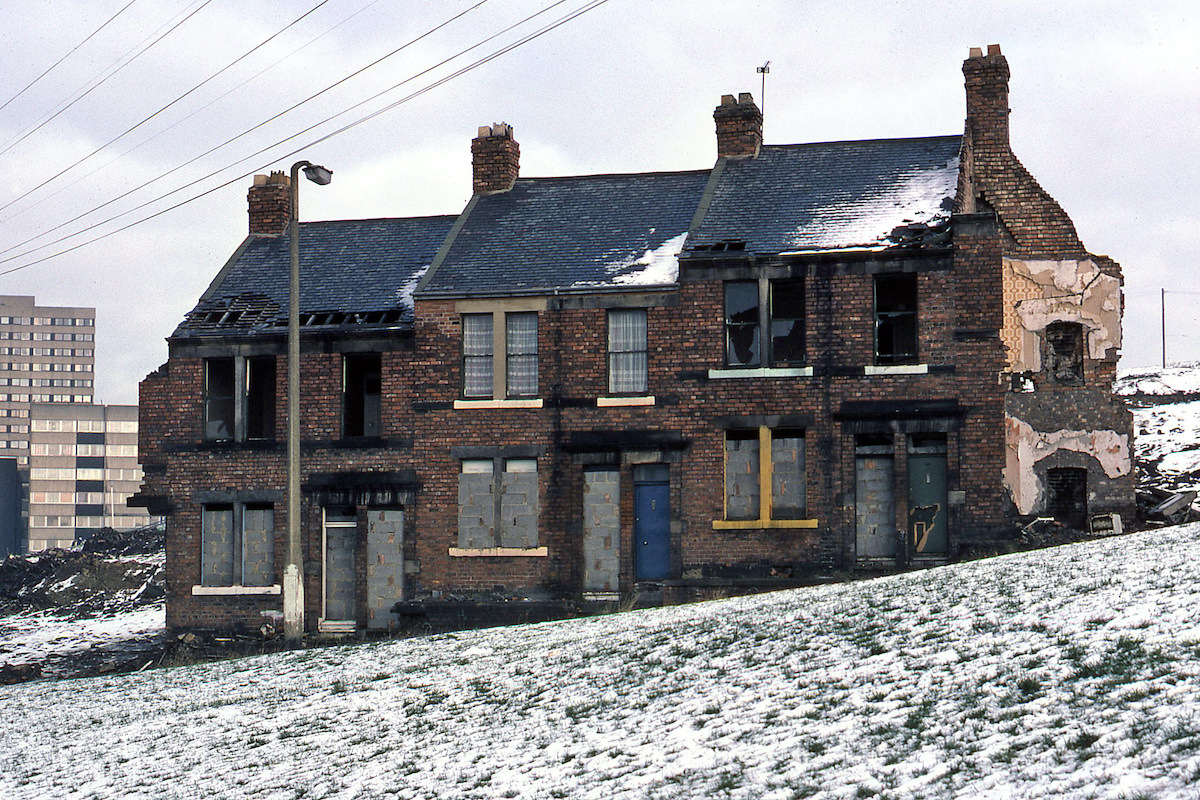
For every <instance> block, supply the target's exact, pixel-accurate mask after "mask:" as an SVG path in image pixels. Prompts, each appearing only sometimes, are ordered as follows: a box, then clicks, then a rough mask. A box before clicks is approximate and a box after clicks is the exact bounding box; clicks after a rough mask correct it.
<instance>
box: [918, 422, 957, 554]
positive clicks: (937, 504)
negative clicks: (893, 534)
mask: <svg viewBox="0 0 1200 800" xmlns="http://www.w3.org/2000/svg"><path fill="white" fill-rule="evenodd" d="M948 525H949V514H948V513H947V511H946V442H945V439H922V438H918V437H915V436H914V437H913V438H912V439H911V440H910V443H909V454H908V546H909V548H910V550H911V552H912V553H913V554H914V555H918V556H921V555H928V556H936V555H945V554H946V552H947V550H948V548H949V536H948Z"/></svg>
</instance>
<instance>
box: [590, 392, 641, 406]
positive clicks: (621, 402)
mask: <svg viewBox="0 0 1200 800" xmlns="http://www.w3.org/2000/svg"><path fill="white" fill-rule="evenodd" d="M652 405H654V395H646V396H643V397H597V398H596V407H597V408H620V407H623V406H652Z"/></svg>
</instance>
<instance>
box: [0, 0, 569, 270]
mask: <svg viewBox="0 0 1200 800" xmlns="http://www.w3.org/2000/svg"><path fill="white" fill-rule="evenodd" d="M487 2H489V0H478V2H476V3H475V4H474V5H472V6H470V7H469V8H467V9H466V10H464V11H461V12H459V13H458V14H455V15H454V16H452V17H450V18H449V19H447V20H445V21H443V22H441V23H439V24H438V25H435V26H434V27H433V28H430V29H429V30H427V31H425V32H424V33H422V34H420V35H419V36H416V37H414V38H413V39H411V40H409V41H408V42H405V43H404V44H403V45H401V46H400V47H398V48H396V49H395V50H393V51H391V52H390V53H388V54H387V55H385V56H383V57H381V58H378V59H376V60H375V61H372V62H371V63H370V64H368V65H367V66H365V67H362V68H361V69H359V70H357V71H355V72H353V73H351V74H350V75H347V76H346V77H344V78H342V79H341V80H339V81H337V82H335V83H333V84H331V85H329V86H327V87H326V88H324V89H322V90H321V91H319V92H317V93H316V94H313V95H311V96H309V97H308V98H306V99H304V100H302V101H300V102H299V103H296V104H294V105H292V106H291V107H290V108H287V109H285V110H283V111H281V112H279V113H278V114H275V115H274V116H273V117H270V118H269V119H267V120H264V121H263V122H260V123H258V124H257V125H254V126H253V127H251V128H248V129H247V130H244V131H242V132H241V133H239V134H238V135H237V136H234V137H232V138H230V139H226V140H225V141H224V142H222V143H221V144H218V145H216V146H215V147H211V148H209V149H208V150H205V151H204V152H203V153H200V154H199V155H196V156H193V157H192V158H190V159H188V160H187V161H185V162H183V163H182V164H178V165H176V166H175V167H172V168H171V169H169V170H167V171H166V172H164V173H161V174H159V175H157V176H155V177H154V178H151V179H150V180H148V181H145V182H144V183H141V184H139V185H138V186H135V187H133V188H132V189H128V190H127V191H125V192H123V193H122V194H119V195H117V196H116V197H112V198H110V199H108V200H106V201H105V202H103V203H101V204H100V205H98V206H95V207H93V208H91V209H88V210H87V211H85V212H83V213H81V214H77V215H76V216H74V217H72V218H71V219H69V220H66V221H65V222H62V223H59V224H58V225H55V226H54V227H52V228H50V229H49V230H46V231H43V232H41V233H39V234H35V235H34V236H31V237H30V238H28V239H25V240H24V241H22V242H18V243H16V244H13V245H9V246H8V247H5V248H3V249H0V255H3V254H5V253H9V252H12V251H13V250H15V249H17V248H19V247H24V246H25V245H27V244H29V243H31V242H34V241H37V240H38V239H41V238H42V237H44V236H48V235H50V234H52V233H54V231H56V230H59V229H61V228H64V227H66V226H67V225H70V224H71V223H73V222H78V221H79V220H81V219H83V218H85V217H88V216H91V215H92V214H94V213H96V212H97V211H99V210H100V209H102V208H105V207H106V206H109V205H112V204H113V203H115V202H117V201H119V200H122V199H124V198H126V197H128V196H129V195H131V194H133V193H134V192H137V191H140V190H142V189H144V188H146V187H147V186H150V185H152V184H154V183H156V182H158V181H160V180H162V179H163V178H166V177H167V176H169V175H172V174H174V173H176V172H178V171H179V170H181V169H183V168H184V167H187V166H189V165H190V164H193V163H195V162H196V161H199V160H200V159H202V158H204V157H205V156H208V155H211V154H212V153H215V152H216V151H218V150H220V149H222V148H224V147H226V146H228V145H230V144H232V143H233V142H236V141H237V140H238V139H241V138H242V137H244V136H247V135H249V134H250V133H253V132H254V131H256V130H258V129H259V128H261V127H263V126H264V125H267V124H269V123H271V122H273V121H275V120H277V119H279V118H280V117H282V116H284V115H285V114H287V113H289V112H291V111H293V110H295V109H297V108H299V107H300V106H302V105H304V104H305V103H307V102H309V101H311V100H313V99H315V98H317V97H320V96H321V95H322V94H324V93H325V92H328V91H329V90H331V89H333V88H334V87H336V86H338V85H340V84H342V83H345V82H346V81H348V80H350V79H351V78H353V77H355V76H357V75H360V74H362V73H363V72H365V71H366V70H367V69H370V68H371V67H374V66H376V65H378V64H380V63H382V62H383V61H384V59H386V58H390V57H391V56H393V55H396V54H397V53H399V52H401V51H402V50H404V49H406V48H408V47H410V46H412V45H413V44H415V43H417V42H419V41H421V40H422V39H424V38H426V37H428V36H430V35H432V34H433V33H435V32H437V31H438V30H440V29H442V28H444V27H446V26H447V25H449V24H450V23H452V22H454V21H456V20H458V19H460V18H461V17H463V16H465V15H466V14H468V13H470V12H471V11H474V10H475V9H477V8H479V7H480V6H482V5H483V4H484V3H487ZM564 2H566V0H557V2H555V3H553V4H552V5H550V6H547V7H546V8H543V9H542V10H541V11H538V12H535V13H534V14H531V15H529V16H527V17H525V19H523V20H521V21H520V22H517V23H514V24H513V25H510V26H509V27H507V28H505V29H504V30H502V31H500V32H499V33H496V34H493V35H492V36H489V37H488V38H486V39H484V40H482V41H481V42H477V43H475V44H474V45H471V47H468V48H466V49H465V50H462V51H459V52H458V53H456V54H455V55H453V56H451V57H450V58H449V59H445V60H443V61H441V62H439V63H438V64H435V65H434V66H433V67H430V68H429V70H424V71H422V72H419V73H417V74H416V75H414V76H410V77H409V78H407V79H405V80H404V81H401V82H400V83H399V84H396V85H394V86H392V87H390V88H388V89H386V90H384V91H383V92H380V93H379V94H377V95H374V96H373V97H370V98H368V99H367V100H364V101H362V102H360V103H358V104H356V105H353V106H350V107H349V108H348V109H343V110H342V111H340V112H338V113H337V114H335V115H333V116H332V117H327V118H326V119H324V120H322V121H321V122H318V123H316V124H315V125H312V126H310V127H308V128H305V129H304V130H302V131H300V132H299V133H296V134H293V135H292V136H291V137H289V138H288V139H283V140H282V141H280V142H276V143H274V144H272V145H270V146H268V148H265V149H264V150H259V151H257V152H255V153H252V154H251V155H249V156H246V157H244V158H242V159H240V160H238V161H235V162H233V164H229V165H226V166H224V167H222V168H220V169H218V170H216V171H214V172H211V173H209V174H208V175H205V176H203V177H201V178H198V179H196V180H194V181H192V182H190V183H187V184H184V185H183V186H181V187H178V188H176V189H174V190H172V191H170V192H167V193H166V194H163V195H159V196H158V197H156V198H154V199H153V200H149V201H147V202H145V203H143V204H141V205H139V206H135V207H133V208H131V209H128V210H126V211H125V212H123V213H122V214H118V215H116V216H113V217H109V218H108V219H106V220H103V221H101V222H98V223H96V224H94V225H90V226H88V227H86V228H82V229H80V230H79V231H76V232H75V233H73V234H70V235H68V236H65V237H62V238H59V239H56V240H54V241H52V242H49V243H47V244H45V245H40V246H39V247H36V248H33V249H32V250H27V251H25V253H24V254H22V255H28V254H30V253H34V252H37V251H38V250H41V249H43V248H45V247H49V246H52V245H54V244H56V243H58V242H61V241H63V240H64V239H68V238H72V237H74V236H78V235H80V234H83V233H86V232H87V231H89V230H93V229H94V228H96V227H98V226H100V225H104V224H106V223H108V222H111V221H113V220H114V219H118V218H120V217H121V216H124V215H126V214H131V213H133V212H135V211H139V210H141V209H142V208H145V207H146V206H148V205H151V204H153V203H155V202H158V201H159V200H163V199H165V198H167V197H170V196H171V195H172V194H177V193H178V192H181V191H183V190H184V189H187V188H189V187H191V186H194V185H195V184H197V183H199V182H201V181H204V180H207V179H208V178H211V177H213V176H214V175H217V174H219V173H221V172H224V171H225V170H226V169H229V168H231V167H233V166H236V165H237V164H240V163H242V161H246V160H248V159H250V158H254V157H255V156H257V155H259V154H261V153H263V152H265V151H266V150H269V149H270V148H271V147H277V146H278V145H280V144H282V143H284V142H287V141H289V139H291V138H295V137H297V136H302V135H303V134H305V133H307V132H308V131H310V130H312V129H313V128H314V127H319V126H320V125H323V124H325V123H326V122H329V121H330V120H332V119H336V118H337V117H338V116H341V115H342V114H347V113H349V112H350V111H353V110H354V109H355V108H358V107H359V106H361V105H363V104H365V103H368V102H370V101H371V100H374V99H376V98H377V97H379V96H380V95H382V94H386V93H387V92H390V91H393V90H395V89H396V88H398V87H399V86H402V85H404V84H405V83H407V82H408V81H411V80H414V79H416V78H418V77H420V76H421V75H424V74H426V73H427V72H429V71H430V70H431V69H436V68H437V67H439V66H441V65H442V64H445V63H446V62H447V61H450V60H453V59H454V58H457V57H458V56H460V55H462V54H464V53H467V52H470V51H471V50H473V49H475V48H477V47H481V46H483V45H484V44H486V43H487V42H490V41H492V40H493V39H495V38H496V37H497V36H501V35H503V34H505V33H507V32H508V31H510V30H512V29H513V28H515V27H518V26H520V25H523V24H524V23H526V22H528V21H529V20H531V19H533V18H534V17H537V16H539V15H541V14H544V13H545V12H546V11H549V10H550V9H552V8H555V7H556V6H559V5H562V4H563V3H564ZM10 218H11V217H10ZM15 257H20V256H15ZM9 260H11V259H0V264H3V263H5V262H6V261H9Z"/></svg>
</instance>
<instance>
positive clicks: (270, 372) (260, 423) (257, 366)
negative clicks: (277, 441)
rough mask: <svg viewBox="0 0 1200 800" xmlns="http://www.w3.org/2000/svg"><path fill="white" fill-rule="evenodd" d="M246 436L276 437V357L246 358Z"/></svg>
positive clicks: (256, 438)
mask: <svg viewBox="0 0 1200 800" xmlns="http://www.w3.org/2000/svg"><path fill="white" fill-rule="evenodd" d="M246 438H247V439H253V440H260V441H261V440H270V439H274V438H275V358H274V356H260V357H256V358H248V359H246Z"/></svg>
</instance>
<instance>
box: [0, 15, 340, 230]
mask: <svg viewBox="0 0 1200 800" xmlns="http://www.w3.org/2000/svg"><path fill="white" fill-rule="evenodd" d="M328 2H329V0H320V2H318V3H317V4H316V5H315V6H313V7H312V8H310V9H309V10H308V11H305V12H304V13H303V14H301V15H300V16H298V17H296V18H295V19H294V20H292V21H291V22H289V23H288V24H287V25H284V26H283V27H282V28H280V29H279V30H277V31H275V33H273V34H271V35H270V36H268V37H267V38H266V39H263V40H262V41H261V42H259V43H258V44H256V45H255V46H254V47H251V48H250V49H249V50H247V51H246V52H245V53H242V54H241V55H240V56H238V57H237V58H235V59H234V60H233V61H231V62H229V63H228V64H226V65H225V66H223V67H221V68H220V69H219V70H217V71H216V72H214V73H213V74H211V75H209V76H208V77H207V78H205V79H204V80H202V81H200V82H199V83H197V84H196V85H195V86H193V87H192V88H190V89H188V90H187V91H186V92H184V93H183V94H181V95H179V96H178V97H176V98H175V99H174V100H172V101H171V102H169V103H167V104H166V105H165V106H163V107H162V108H160V109H158V110H157V111H155V112H154V113H153V114H151V115H150V116H148V117H146V118H145V119H143V120H142V121H141V122H138V123H136V124H134V125H132V126H130V127H128V128H126V129H125V130H124V131H123V132H121V133H119V134H117V135H116V136H114V137H113V138H112V139H109V140H108V141H107V142H105V143H104V144H102V145H100V146H99V147H97V148H96V149H95V150H93V151H92V152H90V153H88V154H87V155H86V156H84V157H83V158H80V159H79V160H78V161H75V162H74V163H72V164H69V165H68V166H66V167H63V168H62V169H60V170H59V171H58V172H56V173H54V174H53V175H51V176H50V177H49V178H47V179H46V180H44V181H42V182H41V183H39V184H38V185H37V186H35V187H33V188H32V189H30V190H29V191H27V192H25V193H24V194H21V195H18V196H17V197H15V198H13V199H12V200H9V201H8V202H7V203H5V204H4V205H2V206H0V211H4V210H5V209H7V208H8V207H9V206H11V205H13V204H14V203H17V202H19V201H21V200H22V199H24V198H26V197H28V196H29V195H31V194H33V193H34V192H36V191H37V190H38V189H41V188H42V187H43V186H46V185H47V184H49V183H51V182H52V181H54V180H56V179H57V178H60V177H61V176H63V175H65V174H67V173H68V172H70V171H71V170H73V169H75V167H77V166H79V165H80V164H82V163H83V162H85V161H87V160H88V159H89V158H91V157H92V156H94V155H96V154H97V153H99V152H101V151H103V150H106V149H108V148H109V147H110V146H112V145H113V144H116V143H117V142H119V141H120V140H121V139H124V138H125V137H126V136H128V135H129V134H131V133H133V132H134V131H136V130H137V129H138V128H140V127H142V126H143V125H145V124H146V123H147V122H149V121H150V120H152V119H154V118H155V117H157V116H158V115H159V114H161V113H163V112H164V111H166V110H167V109H169V108H171V106H173V105H175V104H176V103H178V102H180V101H182V100H184V99H185V98H187V97H188V96H189V95H191V94H192V93H193V92H195V91H197V90H198V89H200V88H201V87H202V86H204V85H205V84H207V83H209V82H210V81H212V80H214V79H216V78H217V77H219V76H220V75H222V74H224V73H225V72H227V71H228V70H230V69H233V68H234V67H235V66H237V65H238V64H240V63H241V62H242V61H244V60H245V59H247V58H249V57H250V56H251V55H253V54H254V53H256V52H257V51H258V50H260V49H262V48H263V47H266V46H267V45H268V44H270V43H271V42H272V41H273V40H274V39H275V38H276V37H278V36H280V35H282V34H283V33H284V32H285V31H287V30H288V29H290V28H291V27H292V26H294V25H297V24H299V23H300V22H301V21H302V20H303V19H304V18H305V17H307V16H309V15H310V14H312V13H313V12H315V11H316V10H317V9H319V8H320V7H321V6H323V5H325V4H326V3H328ZM197 11H199V9H197Z"/></svg>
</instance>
